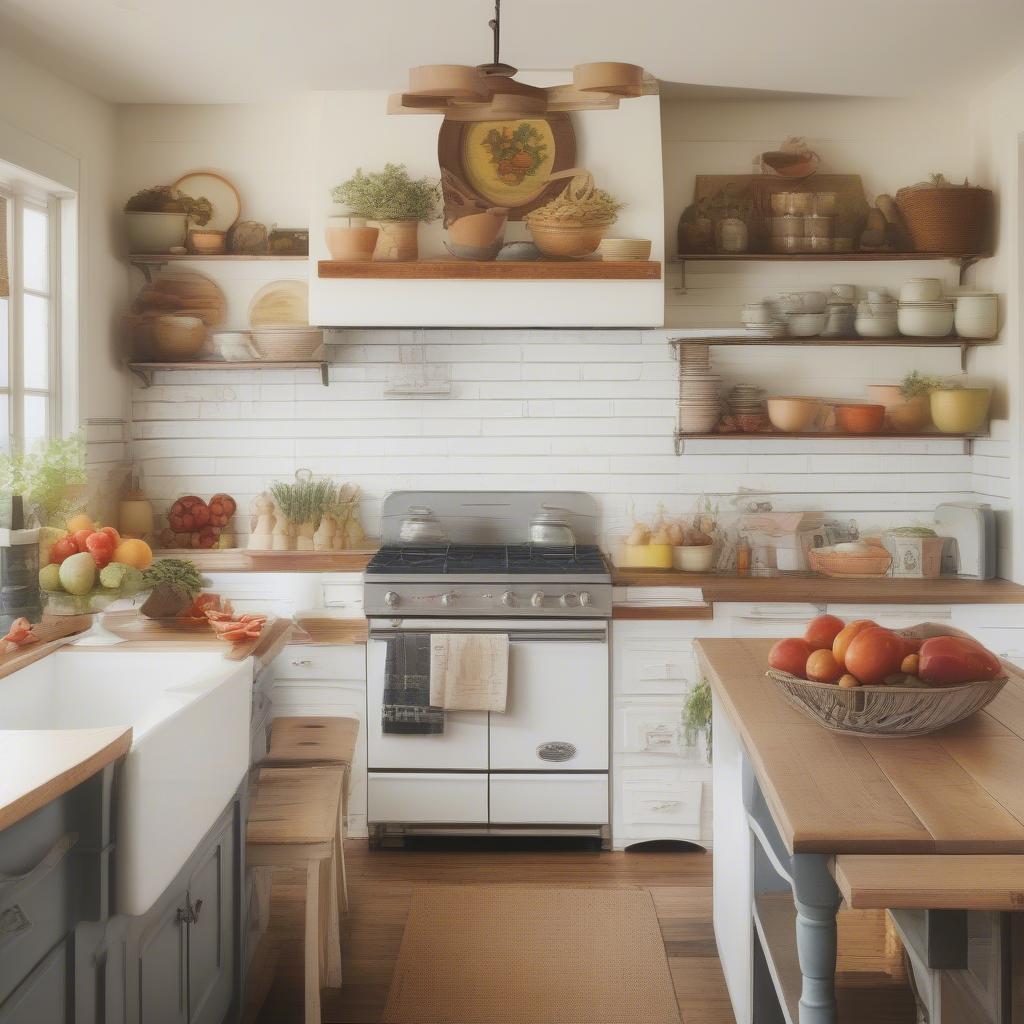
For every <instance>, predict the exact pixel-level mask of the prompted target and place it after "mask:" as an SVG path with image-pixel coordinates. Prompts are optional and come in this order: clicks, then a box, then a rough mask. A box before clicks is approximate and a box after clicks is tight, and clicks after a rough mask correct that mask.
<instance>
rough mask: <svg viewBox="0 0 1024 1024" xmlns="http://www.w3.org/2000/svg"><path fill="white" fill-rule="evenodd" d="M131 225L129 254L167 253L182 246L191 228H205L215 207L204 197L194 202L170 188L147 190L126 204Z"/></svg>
mask: <svg viewBox="0 0 1024 1024" xmlns="http://www.w3.org/2000/svg"><path fill="white" fill-rule="evenodd" d="M124 212H125V222H126V223H127V225H128V251H129V252H131V253H164V252H170V251H171V249H173V248H175V247H177V246H183V245H184V244H185V239H186V237H187V235H188V226H189V223H190V222H191V223H192V224H195V225H197V226H198V227H202V226H203V225H204V224H206V223H207V221H209V219H210V217H211V216H212V215H213V205H212V204H211V203H210V200H209V199H207V198H206V197H205V196H200V198H198V199H193V198H192V196H187V195H185V193H184V192H180V191H178V190H177V189H174V188H172V187H171V186H170V185H157V186H155V187H154V188H144V189H142V190H141V191H140V192H136V193H135V195H133V196H132V197H131V199H129V200H128V202H127V203H125V206H124Z"/></svg>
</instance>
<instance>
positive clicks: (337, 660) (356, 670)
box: [273, 644, 366, 679]
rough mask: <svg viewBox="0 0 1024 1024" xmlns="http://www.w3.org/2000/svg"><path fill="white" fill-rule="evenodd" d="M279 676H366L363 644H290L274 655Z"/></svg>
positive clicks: (295, 677) (339, 677)
mask: <svg viewBox="0 0 1024 1024" xmlns="http://www.w3.org/2000/svg"><path fill="white" fill-rule="evenodd" d="M273 669H274V676H275V677H276V678H277V679H365V678H366V647H365V645H363V644H330V645H325V646H315V645H308V644H289V645H288V646H287V647H285V649H284V650H283V651H282V652H281V653H280V654H279V655H278V656H277V657H276V658H275V659H274V665H273Z"/></svg>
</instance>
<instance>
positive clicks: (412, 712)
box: [381, 633, 444, 736]
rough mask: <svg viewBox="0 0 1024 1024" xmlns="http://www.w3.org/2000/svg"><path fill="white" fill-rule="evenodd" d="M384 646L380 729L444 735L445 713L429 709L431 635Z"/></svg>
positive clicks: (395, 638) (391, 641)
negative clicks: (382, 701)
mask: <svg viewBox="0 0 1024 1024" xmlns="http://www.w3.org/2000/svg"><path fill="white" fill-rule="evenodd" d="M387 644H388V646H387V651H386V653H385V655H384V704H383V707H382V708H381V728H382V729H383V731H384V732H386V733H406V734H410V733H411V734H416V735H422V736H429V735H431V734H433V733H442V732H444V711H442V710H441V709H440V708H437V707H431V706H430V634H429V633H402V634H400V635H398V636H392V637H388V641H387Z"/></svg>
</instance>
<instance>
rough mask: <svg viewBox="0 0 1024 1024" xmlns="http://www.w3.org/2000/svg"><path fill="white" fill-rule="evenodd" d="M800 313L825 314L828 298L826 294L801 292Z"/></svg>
mask: <svg viewBox="0 0 1024 1024" xmlns="http://www.w3.org/2000/svg"><path fill="white" fill-rule="evenodd" d="M798 294H799V296H800V311H801V312H803V313H824V312H825V306H826V305H827V304H828V296H827V295H826V294H825V293H824V292H799V293H798Z"/></svg>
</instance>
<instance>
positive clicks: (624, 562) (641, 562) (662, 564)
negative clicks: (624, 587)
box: [615, 544, 672, 569]
mask: <svg viewBox="0 0 1024 1024" xmlns="http://www.w3.org/2000/svg"><path fill="white" fill-rule="evenodd" d="M615 564H616V565H617V566H619V567H620V568H623V569H671V568H672V545H671V544H623V545H622V546H621V547H620V548H619V550H618V554H617V556H616V559H615Z"/></svg>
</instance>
